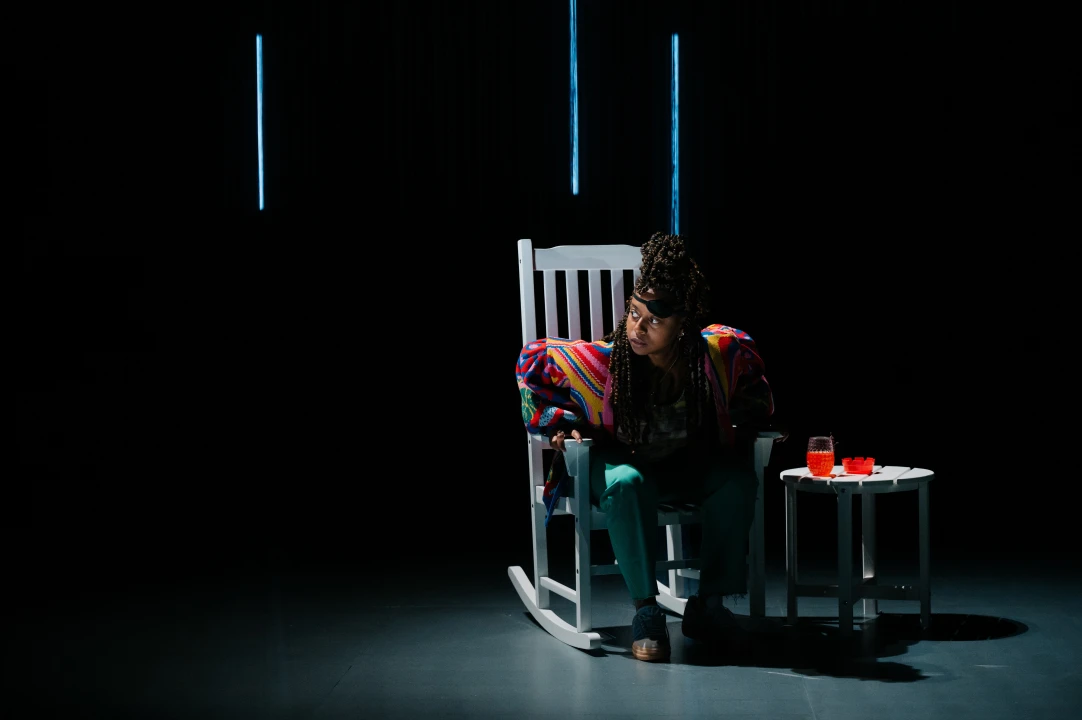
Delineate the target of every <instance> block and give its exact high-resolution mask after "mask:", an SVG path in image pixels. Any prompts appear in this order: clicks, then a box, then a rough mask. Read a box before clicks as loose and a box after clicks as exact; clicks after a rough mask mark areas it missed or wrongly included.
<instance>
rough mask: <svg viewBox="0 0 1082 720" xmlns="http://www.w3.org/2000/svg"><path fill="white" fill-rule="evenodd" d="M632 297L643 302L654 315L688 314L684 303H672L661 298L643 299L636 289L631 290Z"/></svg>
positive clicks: (661, 316) (665, 316)
mask: <svg viewBox="0 0 1082 720" xmlns="http://www.w3.org/2000/svg"><path fill="white" fill-rule="evenodd" d="M631 297H633V298H635V299H636V300H638V301H639V302H641V303H642V304H643V305H645V306H646V309H647V310H649V311H650V313H651V314H652V315H656V316H657V317H659V318H667V317H669V316H670V315H672V314H673V313H679V314H681V315H686V314H687V311H686V309H685V308H684V306H683V305H671V304H669V303H668V302H667V301H665V300H662V299H660V298H658V299H657V300H643V299H642V298H641V297H639V294H638V293H637V292H635V291H634V290H632V291H631Z"/></svg>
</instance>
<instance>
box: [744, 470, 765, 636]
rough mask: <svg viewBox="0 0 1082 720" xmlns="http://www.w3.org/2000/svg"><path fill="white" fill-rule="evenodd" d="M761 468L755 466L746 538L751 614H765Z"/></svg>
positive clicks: (756, 615) (760, 615)
mask: <svg viewBox="0 0 1082 720" xmlns="http://www.w3.org/2000/svg"><path fill="white" fill-rule="evenodd" d="M762 472H763V471H762V469H760V468H756V474H758V475H759V476H760V477H759V492H758V493H757V494H756V496H755V514H754V516H753V518H752V522H751V535H750V537H749V538H748V549H749V552H748V575H749V577H748V593H749V594H750V595H751V597H750V601H751V603H750V604H751V609H750V613H751V615H753V616H755V617H764V616H765V615H766V548H765V545H766V542H765V533H764V528H763V524H764V523H763V478H762Z"/></svg>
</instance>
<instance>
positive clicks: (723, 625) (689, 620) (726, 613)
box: [681, 595, 749, 649]
mask: <svg viewBox="0 0 1082 720" xmlns="http://www.w3.org/2000/svg"><path fill="white" fill-rule="evenodd" d="M681 630H682V632H683V633H684V637H686V638H691V639H692V640H698V641H700V642H705V643H709V644H711V645H719V646H725V647H727V648H729V649H735V648H738V647H742V646H743V645H745V644H746V643H747V641H748V637H749V636H748V631H747V630H745V629H744V627H743V626H741V625H740V623H739V622H738V621H737V619H736V616H735V615H733V613H732V611H731V610H729V608H727V607H725V606H724V605H723V604H722V602H721V596H719V595H714V596H712V597H709V598H703V597H700V596H698V595H692V596H691V597H689V598H688V601H687V604H686V605H685V606H684V622H683V623H682V625H681Z"/></svg>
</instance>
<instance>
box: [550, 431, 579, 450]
mask: <svg viewBox="0 0 1082 720" xmlns="http://www.w3.org/2000/svg"><path fill="white" fill-rule="evenodd" d="M571 437H573V438H574V439H575V442H582V435H580V434H579V431H578V430H572V431H571ZM566 440H567V435H566V434H565V433H564V431H563V430H560V431H559V432H558V433H556V434H555V435H553V436H552V447H554V448H556V449H557V450H559V451H560V452H564V442H565V441H566Z"/></svg>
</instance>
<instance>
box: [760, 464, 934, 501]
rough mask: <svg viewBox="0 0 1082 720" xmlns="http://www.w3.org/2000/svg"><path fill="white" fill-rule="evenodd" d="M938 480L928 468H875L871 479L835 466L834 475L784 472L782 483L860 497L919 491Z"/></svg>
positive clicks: (803, 470) (795, 470)
mask: <svg viewBox="0 0 1082 720" xmlns="http://www.w3.org/2000/svg"><path fill="white" fill-rule="evenodd" d="M934 477H935V473H933V472H932V471H931V470H928V469H926V468H915V467H907V466H903V465H874V466H872V473H871V474H870V475H864V474H859V475H858V474H853V475H850V474H846V472H845V469H844V468H843V467H842V466H841V465H835V466H834V470H833V472H832V474H830V475H811V474H809V471H808V468H806V467H798V468H790V469H789V470H782V471H781V480H782V482H784V483H785V484H786V485H788V486H792V487H795V488H796V489H797V490H803V491H807V492H827V493H836V492H837V491H838V489H839V488H841V487H844V488H847V489H848V490H850V491H851V492H853V493H857V494H859V493H868V492H877V493H881V492H899V491H902V490H916V489H918V488H919V487H920V486H921V485H924V484H925V483H927V482H928V481H930V480H931V479H932V478H934Z"/></svg>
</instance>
